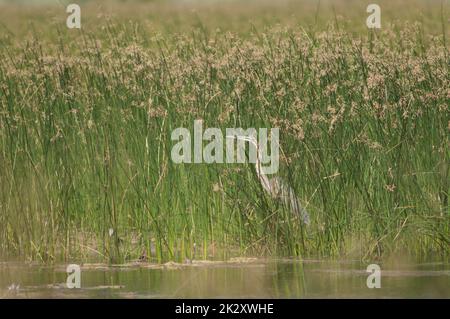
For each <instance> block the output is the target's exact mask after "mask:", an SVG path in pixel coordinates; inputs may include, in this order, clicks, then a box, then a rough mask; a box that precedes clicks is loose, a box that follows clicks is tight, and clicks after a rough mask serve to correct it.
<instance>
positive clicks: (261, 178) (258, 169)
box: [255, 146, 270, 192]
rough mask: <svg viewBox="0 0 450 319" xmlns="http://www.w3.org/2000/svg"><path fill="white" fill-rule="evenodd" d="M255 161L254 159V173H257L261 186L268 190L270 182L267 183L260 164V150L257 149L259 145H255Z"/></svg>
mask: <svg viewBox="0 0 450 319" xmlns="http://www.w3.org/2000/svg"><path fill="white" fill-rule="evenodd" d="M256 152H257V156H256V161H255V168H256V174H257V175H258V178H259V181H260V182H261V184H262V186H263V188H264V189H265V190H266V191H268V192H270V184H269V178H268V177H267V176H266V175H265V174H264V173H263V171H262V166H261V157H262V154H261V150H260V149H259V146H257V147H256Z"/></svg>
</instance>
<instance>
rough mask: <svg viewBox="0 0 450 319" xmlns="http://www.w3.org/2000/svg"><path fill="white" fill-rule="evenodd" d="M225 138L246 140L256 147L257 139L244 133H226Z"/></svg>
mask: <svg viewBox="0 0 450 319" xmlns="http://www.w3.org/2000/svg"><path fill="white" fill-rule="evenodd" d="M226 138H230V139H236V140H241V141H247V142H250V143H252V144H253V145H255V146H256V147H258V141H257V140H256V138H255V137H253V136H246V135H226Z"/></svg>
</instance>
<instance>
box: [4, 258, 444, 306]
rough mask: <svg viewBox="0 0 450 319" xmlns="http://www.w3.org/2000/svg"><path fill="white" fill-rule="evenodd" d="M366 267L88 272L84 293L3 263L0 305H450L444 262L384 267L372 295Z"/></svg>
mask: <svg viewBox="0 0 450 319" xmlns="http://www.w3.org/2000/svg"><path fill="white" fill-rule="evenodd" d="M367 265H368V264H366V263H362V262H360V261H352V260H348V261H320V260H291V259H281V260H259V259H234V260H230V261H228V262H202V261H193V262H189V263H185V264H177V263H167V264H164V265H156V264H149V263H138V262H136V263H129V264H125V265H114V266H111V265H106V264H82V265H81V288H79V289H77V288H74V289H68V288H67V287H66V285H65V283H66V279H67V273H66V266H67V265H56V266H43V265H37V264H26V263H14V262H0V298H450V266H449V264H447V263H442V262H428V263H415V264H411V263H408V264H395V265H389V264H387V265H383V264H380V267H381V288H379V289H376V288H375V289H369V288H367V284H366V281H367V276H368V275H369V273H367V272H366V268H367Z"/></svg>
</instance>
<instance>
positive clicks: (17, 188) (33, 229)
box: [0, 19, 450, 262]
mask: <svg viewBox="0 0 450 319" xmlns="http://www.w3.org/2000/svg"><path fill="white" fill-rule="evenodd" d="M336 21H337V20H336ZM336 21H331V22H330V23H329V24H328V25H326V26H322V30H316V29H314V28H301V27H295V26H286V25H283V24H279V25H278V26H276V27H271V28H270V29H269V28H266V29H259V30H257V29H255V28H253V29H252V30H251V31H249V32H247V33H246V34H245V36H242V35H240V34H239V33H238V32H234V31H230V30H220V29H211V28H207V27H205V26H201V25H200V26H194V27H193V28H192V29H190V32H180V33H174V32H169V33H159V32H152V30H150V29H149V28H146V27H145V26H144V25H143V24H141V23H139V21H134V22H131V23H117V21H116V22H115V21H114V19H112V20H106V21H104V23H102V24H100V25H98V26H97V28H96V29H93V28H90V29H88V30H84V29H82V30H81V31H77V30H66V29H64V28H63V27H61V28H55V29H52V31H49V30H47V32H42V30H39V28H37V30H34V31H33V32H32V33H30V34H28V35H27V36H23V37H15V36H14V35H11V34H8V33H7V32H5V33H4V34H2V37H1V38H0V58H1V59H0V181H1V182H0V255H1V256H3V257H4V258H15V257H19V258H22V259H29V260H38V261H43V262H51V261H61V260H91V259H101V260H109V261H111V262H120V261H124V260H134V259H138V258H141V259H148V260H152V261H157V262H163V261H167V260H181V261H184V260H186V259H214V258H220V259H222V258H227V257H229V256H243V255H246V256H299V257H311V256H315V257H337V258H347V257H349V256H351V257H358V258H374V257H384V256H392V255H395V254H408V255H414V256H419V257H427V256H432V255H433V256H434V255H437V256H441V257H442V256H443V257H448V253H449V249H448V247H449V241H450V238H449V234H450V223H449V221H450V218H449V217H450V215H449V206H448V191H449V181H450V179H449V139H448V137H449V130H450V121H449V116H448V114H449V110H448V106H449V101H450V89H449V88H450V77H449V74H450V73H449V66H450V59H449V51H448V44H447V42H446V41H448V40H447V39H446V31H445V30H446V29H445V27H446V28H448V24H446V21H445V20H442V21H441V24H442V26H443V27H444V29H439V30H437V32H435V34H430V33H426V32H424V29H423V24H422V23H403V24H401V25H394V24H392V25H386V26H385V27H383V28H382V29H381V30H377V31H372V30H364V31H362V32H359V33H357V34H355V33H353V32H351V31H349V30H348V29H346V28H340V27H339V24H336ZM196 119H202V120H203V121H204V127H218V128H221V129H222V130H223V131H225V128H227V127H243V128H247V127H255V128H260V127H268V128H270V127H279V128H280V130H281V137H280V143H281V149H282V152H281V154H282V156H281V165H280V166H281V168H280V171H279V173H278V174H279V175H280V176H282V177H283V178H284V179H285V180H287V181H289V184H290V185H291V186H292V187H293V188H294V189H295V191H296V193H297V195H298V197H299V198H300V200H301V202H302V203H303V204H304V206H306V209H307V210H308V211H309V213H310V215H311V225H310V226H309V227H304V226H303V225H302V224H301V223H299V221H298V219H296V218H294V217H292V215H291V214H290V213H289V211H287V210H286V209H285V208H283V207H282V206H280V205H279V203H277V202H276V201H274V200H272V199H270V198H269V197H268V196H267V194H265V193H264V191H263V189H262V188H261V186H260V184H259V183H258V181H257V179H256V174H255V170H254V168H253V166H252V165H247V164H239V165H238V164H182V165H180V164H174V163H173V162H172V160H171V158H170V151H171V147H172V145H173V144H174V143H173V142H172V141H171V140H170V134H171V132H172V130H173V129H175V128H177V127H187V128H190V129H192V127H193V123H194V120H196Z"/></svg>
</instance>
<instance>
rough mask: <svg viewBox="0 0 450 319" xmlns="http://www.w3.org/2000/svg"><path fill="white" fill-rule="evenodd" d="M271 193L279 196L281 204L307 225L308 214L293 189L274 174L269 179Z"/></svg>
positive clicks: (308, 221)
mask: <svg viewBox="0 0 450 319" xmlns="http://www.w3.org/2000/svg"><path fill="white" fill-rule="evenodd" d="M270 186H271V193H272V194H273V195H274V197H277V198H280V199H281V200H282V201H283V204H284V205H285V206H286V207H287V208H288V209H289V210H290V211H291V212H292V213H294V214H295V215H297V216H299V217H300V218H301V219H302V221H303V222H304V223H305V224H306V225H309V223H310V220H309V214H308V212H307V211H306V209H305V208H303V206H302V205H301V204H300V200H299V199H298V197H297V196H296V195H295V191H294V189H293V188H292V187H290V186H289V185H288V184H287V183H286V182H285V181H284V180H283V179H282V178H280V177H278V176H276V177H274V178H272V179H271V180H270Z"/></svg>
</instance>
